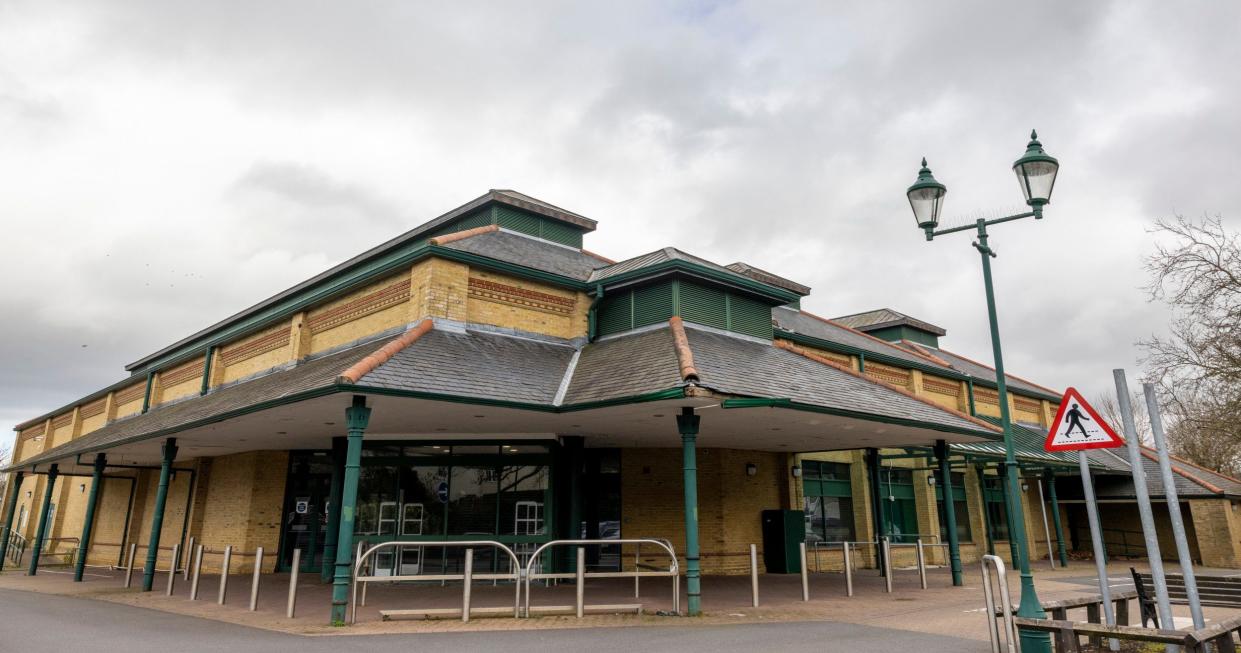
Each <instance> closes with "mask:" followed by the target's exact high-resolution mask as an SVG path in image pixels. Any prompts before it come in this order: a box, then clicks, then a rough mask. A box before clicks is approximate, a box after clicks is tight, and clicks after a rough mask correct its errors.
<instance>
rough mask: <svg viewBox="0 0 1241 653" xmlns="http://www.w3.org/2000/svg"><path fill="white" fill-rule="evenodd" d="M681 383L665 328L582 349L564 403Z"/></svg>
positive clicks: (588, 400)
mask: <svg viewBox="0 0 1241 653" xmlns="http://www.w3.org/2000/svg"><path fill="white" fill-rule="evenodd" d="M681 385H684V382H683V381H682V379H681V366H680V362H679V361H678V360H677V355H676V346H675V345H674V344H673V340H672V331H671V330H670V329H669V328H668V327H663V328H660V329H654V330H649V331H640V332H637V333H633V334H629V335H623V336H619V337H615V338H607V339H604V340H599V341H596V342H593V343H591V344H589V345H586V346H585V347H584V348H582V353H581V356H580V357H579V358H578V361H577V367H576V368H575V369H574V371H573V378H572V380H571V381H570V383H569V390H568V392H567V393H565V397H564V403H565V404H580V403H586V402H592V401H607V400H609V399H619V398H622V397H632V396H634V395H640V394H646V393H650V392H658V391H660V390H667V389H669V388H675V387H677V386H681Z"/></svg>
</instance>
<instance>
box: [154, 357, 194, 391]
mask: <svg viewBox="0 0 1241 653" xmlns="http://www.w3.org/2000/svg"><path fill="white" fill-rule="evenodd" d="M202 375H203V362H202V361H195V362H192V363H186V364H185V365H182V366H180V367H174V368H173V369H171V370H168V371H167V372H164V373H163V374H160V375H159V382H160V386H161V387H164V388H167V387H170V386H174V385H177V384H178V383H184V382H186V381H189V380H190V379H200V378H202Z"/></svg>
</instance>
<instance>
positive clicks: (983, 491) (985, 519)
mask: <svg viewBox="0 0 1241 653" xmlns="http://www.w3.org/2000/svg"><path fill="white" fill-rule="evenodd" d="M974 475H975V476H977V477H978V496H979V497H981V498H982V530H983V535H984V536H985V537H986V539H987V554H988V555H995V534H994V533H992V532H991V516H990V515H988V514H987V474H986V468H985V467H983V466H982V465H974Z"/></svg>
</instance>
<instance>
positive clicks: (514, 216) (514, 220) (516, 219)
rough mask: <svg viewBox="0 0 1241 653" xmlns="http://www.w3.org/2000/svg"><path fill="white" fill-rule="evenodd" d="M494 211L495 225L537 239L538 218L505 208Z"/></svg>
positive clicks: (499, 207) (539, 220)
mask: <svg viewBox="0 0 1241 653" xmlns="http://www.w3.org/2000/svg"><path fill="white" fill-rule="evenodd" d="M495 211H496V224H498V225H500V226H501V227H502V228H504V229H511V230H513V231H516V232H519V233H523V234H528V235H531V236H536V237H539V223H540V222H542V220H541V219H539V216H537V215H535V214H533V213H526V212H525V211H518V210H517V209H513V208H509V207H507V206H497V207H496V209H495Z"/></svg>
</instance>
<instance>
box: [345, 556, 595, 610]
mask: <svg viewBox="0 0 1241 653" xmlns="http://www.w3.org/2000/svg"><path fill="white" fill-rule="evenodd" d="M607 541H608V542H617V541H618V540H607ZM400 546H409V542H404V541H400V540H393V541H391V542H381V543H379V544H376V545H374V546H372V547H371V548H369V549H366V550H364V551H362V552H361V554H360V555H358V556H356V559H355V560H354V563H353V582H352V583H351V587H352V600H351V606H352V607H351V610H350V615H349V623H350V624H354V623H357V620H358V604H359V602H358V585H359V584H362V586H363V598H362V604H363V605H365V600H366V599H365V596H366V595H365V588H366V584H368V583H395V582H401V581H435V580H438V581H450V580H459V581H462V590H461V595H462V596H461V620H462V621H469V620H470V591H471V585H472V583H473V582H474V581H475V580H512V581H513V585H514V587H515V589H514V591H515V593H516V596H515V597H514V599H513V616H514V617H518V616H520V615H521V577H522V575H523V573H524V569H523V568H522V566H521V561H520V560H518V558H517V554H516V553H514V552H513V550H512V549H510V548H509V547H508V546H506V545H504V544H503V543H501V542H496V541H495V540H463V541H441V542H422V541H419V542H418V546H421V547H425V548H449V547H456V548H465V565H464V568H463V569H462V573H460V574H418V575H413V576H394V575H388V576H378V575H371V576H363V575H362V570H363V568H364V567H365V566H366V563H367V562H368V561H369V560H370V559H371V557H372V556H374V554H375V552H376V551H380V550H382V549H385V548H389V547H400ZM544 546H546V545H544ZM474 547H490V548H493V549H496V550H497V551H502V552H504V553H505V554H507V555H508V558H509V560H510V561H511V563H512V565H511V567H510V568H511V569H512V570H513V571H511V572H509V573H483V574H475V573H474ZM541 550H542V547H540V548H539V549H536V551H535V554H536V555H537V553H538V552H539V551H541ZM533 558H534V556H533V555H532V556H531V559H532V560H533ZM527 592H529V588H528V587H527ZM433 612H439V611H430V610H387V611H384V616H385V617H387V616H389V615H397V614H429V613H433Z"/></svg>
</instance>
